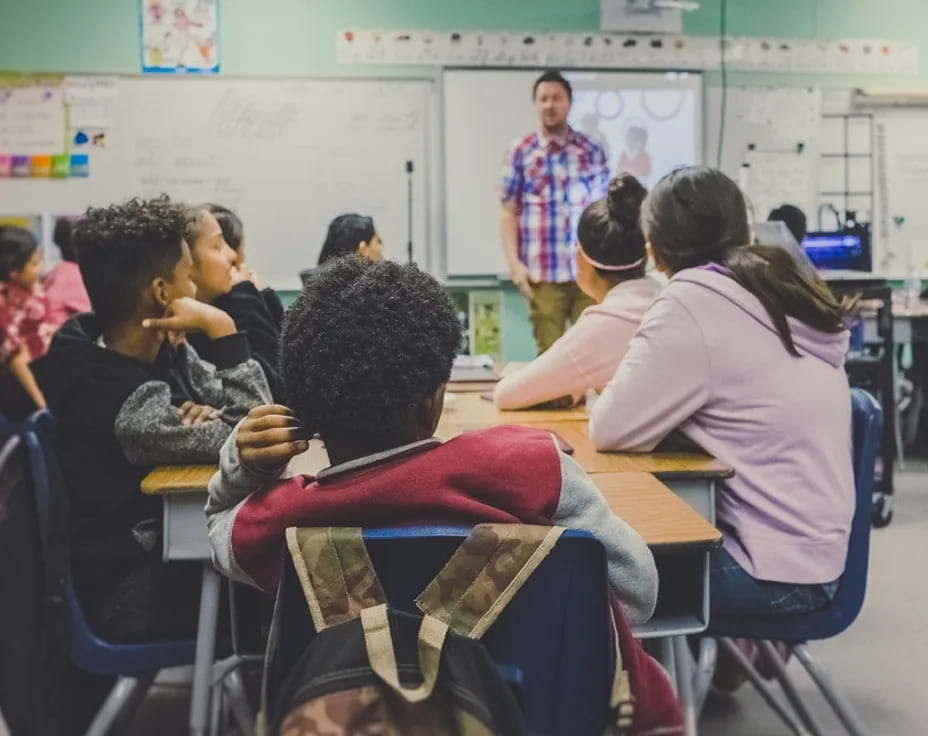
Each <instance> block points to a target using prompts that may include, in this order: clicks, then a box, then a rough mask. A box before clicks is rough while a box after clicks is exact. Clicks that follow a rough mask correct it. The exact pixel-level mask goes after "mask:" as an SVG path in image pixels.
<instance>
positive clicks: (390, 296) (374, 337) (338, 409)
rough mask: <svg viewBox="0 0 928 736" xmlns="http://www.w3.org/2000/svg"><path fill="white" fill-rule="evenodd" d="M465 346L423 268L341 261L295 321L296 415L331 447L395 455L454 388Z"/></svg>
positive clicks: (292, 372) (303, 301) (322, 273)
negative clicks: (340, 442) (361, 446)
mask: <svg viewBox="0 0 928 736" xmlns="http://www.w3.org/2000/svg"><path fill="white" fill-rule="evenodd" d="M460 340H461V328H460V325H459V324H458V320H457V316H456V314H455V309H454V305H453V303H452V301H451V299H450V297H449V296H448V295H447V294H446V293H445V291H444V289H442V287H441V285H440V284H439V283H438V282H437V281H436V280H435V279H434V278H432V277H431V276H429V275H428V274H426V273H423V272H422V271H420V270H419V269H418V268H417V267H416V266H415V265H412V264H405V265H399V264H396V263H391V262H389V261H383V262H379V263H373V262H370V261H367V260H365V259H363V258H361V257H359V256H347V257H345V258H338V259H335V260H334V261H332V262H331V263H330V264H327V265H326V266H325V267H324V268H321V269H319V271H318V272H317V273H316V274H315V275H314V276H313V277H312V278H311V279H310V280H309V281H308V282H307V284H306V286H305V287H304V288H303V291H302V293H301V294H300V296H299V298H298V299H297V300H296V302H295V303H294V304H293V306H292V307H290V309H289V310H288V312H287V317H286V321H285V323H284V328H283V337H282V353H283V355H282V359H281V365H282V368H283V376H284V384H285V386H286V394H287V398H288V402H289V404H290V408H291V409H293V411H294V413H295V414H296V415H297V417H299V419H300V420H301V421H302V422H303V423H304V425H305V426H306V428H307V429H308V430H309V431H310V432H318V433H319V434H321V435H322V437H323V439H326V438H343V439H351V440H352V441H354V442H363V443H365V444H367V445H368V446H370V447H377V448H388V447H392V446H395V445H396V444H397V441H396V438H397V435H398V434H399V433H400V432H401V428H402V427H403V426H404V424H405V423H406V421H407V420H408V418H409V416H410V412H411V411H413V410H414V409H415V408H416V407H417V406H418V405H419V403H420V402H421V400H422V399H424V398H426V397H428V396H430V395H432V394H433V393H434V392H435V391H436V390H437V389H438V387H439V386H440V385H441V384H443V383H447V381H448V378H449V376H450V375H451V364H452V362H453V361H454V356H455V354H456V353H457V350H458V346H459V344H460Z"/></svg>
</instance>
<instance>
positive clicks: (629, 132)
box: [570, 80, 697, 186]
mask: <svg viewBox="0 0 928 736" xmlns="http://www.w3.org/2000/svg"><path fill="white" fill-rule="evenodd" d="M572 81H573V80H572ZM583 84H584V81H583V80H578V81H577V86H576V88H575V89H574V104H573V107H572V108H571V114H570V124H571V126H573V127H574V128H576V129H577V130H579V131H581V132H582V133H584V134H586V135H587V136H589V137H590V138H591V139H592V140H594V141H596V142H597V143H598V144H599V145H601V146H602V147H603V150H605V152H606V160H607V161H608V162H609V170H610V172H611V173H612V175H613V176H617V175H618V174H622V173H626V172H627V173H629V174H633V175H634V176H636V177H637V178H638V179H639V180H640V181H641V182H642V183H643V184H644V185H645V186H651V185H652V184H654V182H656V181H657V180H658V179H659V178H660V177H662V176H663V175H664V174H666V173H667V172H669V171H673V170H674V169H676V168H679V167H681V166H690V165H692V164H694V163H695V162H696V158H697V157H696V139H695V136H694V135H693V118H694V116H695V104H696V102H695V93H694V91H693V90H692V89H632V90H628V89H626V90H609V89H602V87H601V86H599V87H598V88H584V87H583Z"/></svg>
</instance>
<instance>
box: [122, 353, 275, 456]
mask: <svg viewBox="0 0 928 736" xmlns="http://www.w3.org/2000/svg"><path fill="white" fill-rule="evenodd" d="M253 365H254V370H256V371H257V370H260V369H259V368H258V366H257V365H256V364H253ZM113 432H114V435H115V437H116V441H117V442H118V443H119V446H120V448H121V449H122V451H123V454H124V455H125V456H126V459H127V460H128V461H129V462H130V463H131V464H132V465H139V466H148V465H187V464H193V463H204V464H206V463H215V462H216V458H217V457H218V455H219V448H220V447H222V443H223V442H225V440H226V438H227V437H228V436H229V434H230V433H231V432H232V427H231V426H230V425H229V424H227V423H226V422H224V421H223V420H222V419H212V420H209V421H206V422H203V423H202V424H198V425H185V424H184V423H183V421H182V418H181V415H180V413H179V412H178V410H177V407H176V406H174V405H173V404H172V403H171V388H170V386H169V385H168V384H167V383H164V382H163V381H148V382H147V383H143V384H142V385H141V386H139V387H138V388H137V389H136V390H135V391H133V392H132V394H130V395H129V398H127V399H126V400H125V402H123V405H122V406H121V407H120V409H119V413H118V414H117V415H116V422H115V424H114V427H113Z"/></svg>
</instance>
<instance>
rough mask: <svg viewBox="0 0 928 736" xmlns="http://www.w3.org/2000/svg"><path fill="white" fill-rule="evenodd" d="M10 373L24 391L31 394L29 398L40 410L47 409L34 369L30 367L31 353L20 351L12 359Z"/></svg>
mask: <svg viewBox="0 0 928 736" xmlns="http://www.w3.org/2000/svg"><path fill="white" fill-rule="evenodd" d="M10 373H12V374H13V377H14V378H15V379H16V380H17V381H18V382H19V384H20V385H21V386H22V387H23V390H24V391H25V392H26V393H27V394H29V398H30V399H32V401H33V402H35V405H36V406H37V407H38V408H39V409H44V408H45V407H46V405H47V404H46V402H45V396H44V394H43V393H42V391H41V389H40V388H39V384H38V383H36V380H35V376H34V375H33V374H32V369H31V368H30V367H29V351H27V350H25V349H24V350H20V351H19V352H17V353H16V355H14V356H13V357H12V358H11V359H10Z"/></svg>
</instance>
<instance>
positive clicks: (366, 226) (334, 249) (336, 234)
mask: <svg viewBox="0 0 928 736" xmlns="http://www.w3.org/2000/svg"><path fill="white" fill-rule="evenodd" d="M376 234H377V230H376V229H375V228H374V220H373V218H371V217H368V216H367V215H358V214H356V213H353V212H352V213H349V214H347V215H339V216H338V217H336V218H335V219H334V220H332V222H330V223H329V229H328V232H326V234H325V242H324V243H323V244H322V251H321V252H320V253H319V265H320V266H321V265H322V264H323V263H325V262H326V261H330V260H332V259H333V258H338V257H340V256H347V255H351V254H353V253H356V252H357V250H358V246H359V245H360V244H361V243H362V242H367V243H369V242H370V241H371V238H373V237H374V235H376Z"/></svg>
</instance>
